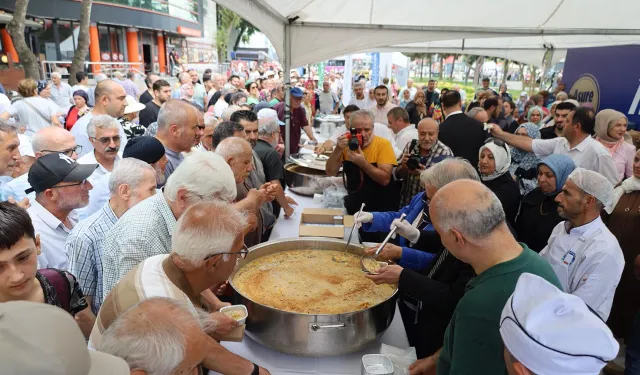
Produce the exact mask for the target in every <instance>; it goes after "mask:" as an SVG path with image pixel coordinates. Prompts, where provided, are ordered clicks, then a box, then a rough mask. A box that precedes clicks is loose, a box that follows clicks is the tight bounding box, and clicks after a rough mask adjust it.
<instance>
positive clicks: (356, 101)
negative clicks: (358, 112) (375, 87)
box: [349, 82, 372, 108]
mask: <svg viewBox="0 0 640 375" xmlns="http://www.w3.org/2000/svg"><path fill="white" fill-rule="evenodd" d="M364 86H365V85H364V83H362V82H356V83H354V84H353V94H354V96H353V98H351V100H350V101H349V105H355V106H356V107H358V108H369V106H370V105H371V104H372V103H369V98H367V96H366V95H365V94H364V89H365V87H364Z"/></svg>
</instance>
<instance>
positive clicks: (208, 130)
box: [192, 113, 218, 151]
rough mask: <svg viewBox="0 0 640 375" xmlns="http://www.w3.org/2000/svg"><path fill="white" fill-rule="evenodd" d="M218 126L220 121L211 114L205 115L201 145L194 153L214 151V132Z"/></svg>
mask: <svg viewBox="0 0 640 375" xmlns="http://www.w3.org/2000/svg"><path fill="white" fill-rule="evenodd" d="M217 126H218V119H217V118H215V116H214V115H212V114H210V113H205V114H204V130H203V134H202V138H201V139H200V143H198V144H197V145H196V146H195V147H194V148H193V149H192V151H213V132H214V131H215V130H216V127H217Z"/></svg>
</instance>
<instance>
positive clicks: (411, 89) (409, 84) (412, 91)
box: [402, 78, 418, 100]
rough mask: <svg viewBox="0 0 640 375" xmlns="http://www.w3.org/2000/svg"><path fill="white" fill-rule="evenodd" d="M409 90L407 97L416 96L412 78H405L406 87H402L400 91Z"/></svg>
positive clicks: (416, 90) (416, 89)
mask: <svg viewBox="0 0 640 375" xmlns="http://www.w3.org/2000/svg"><path fill="white" fill-rule="evenodd" d="M404 90H409V97H410V98H411V100H413V97H414V96H416V92H418V88H417V87H415V86H414V85H413V79H411V78H408V79H407V87H405V88H403V89H402V91H404Z"/></svg>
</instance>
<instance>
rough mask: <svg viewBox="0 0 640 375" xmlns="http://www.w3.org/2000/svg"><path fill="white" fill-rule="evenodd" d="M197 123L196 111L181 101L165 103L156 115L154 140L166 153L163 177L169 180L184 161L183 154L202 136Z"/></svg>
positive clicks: (193, 107)
mask: <svg viewBox="0 0 640 375" xmlns="http://www.w3.org/2000/svg"><path fill="white" fill-rule="evenodd" d="M201 126H202V125H200V123H198V109H197V108H196V107H195V106H193V105H191V104H189V103H187V102H185V101H183V100H169V101H167V102H166V103H165V104H164V105H163V106H162V108H161V109H160V113H159V114H158V134H157V135H156V138H158V140H159V141H160V142H162V145H163V146H164V149H165V151H166V155H167V159H168V161H169V162H168V163H167V167H166V169H165V172H164V175H165V177H166V178H169V176H171V174H172V173H173V171H174V170H175V169H176V168H178V166H179V165H180V163H182V161H183V160H184V156H183V155H182V153H183V152H187V151H189V150H191V147H193V146H194V145H195V144H196V140H198V139H200V138H201V137H202V134H203V129H201Z"/></svg>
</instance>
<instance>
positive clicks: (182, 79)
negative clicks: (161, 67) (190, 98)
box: [171, 72, 191, 99]
mask: <svg viewBox="0 0 640 375" xmlns="http://www.w3.org/2000/svg"><path fill="white" fill-rule="evenodd" d="M178 82H179V84H178V85H177V88H176V89H174V90H173V92H172V93H171V99H180V87H182V85H185V84H187V83H191V75H189V73H187V72H182V73H180V74H179V75H178Z"/></svg>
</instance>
